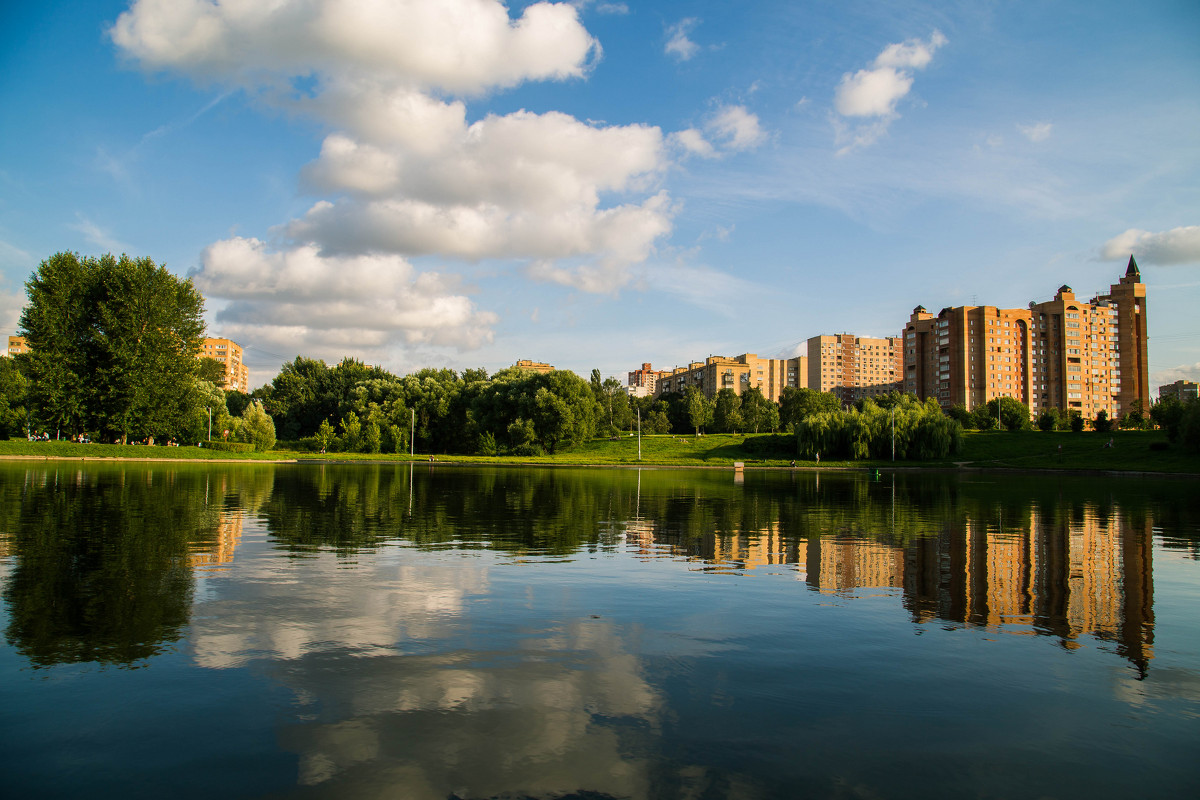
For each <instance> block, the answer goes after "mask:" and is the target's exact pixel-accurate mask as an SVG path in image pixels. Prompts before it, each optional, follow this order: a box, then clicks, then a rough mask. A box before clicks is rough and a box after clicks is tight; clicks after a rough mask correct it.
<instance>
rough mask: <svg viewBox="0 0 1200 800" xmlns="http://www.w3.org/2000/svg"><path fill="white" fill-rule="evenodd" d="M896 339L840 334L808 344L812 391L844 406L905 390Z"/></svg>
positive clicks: (898, 340)
mask: <svg viewBox="0 0 1200 800" xmlns="http://www.w3.org/2000/svg"><path fill="white" fill-rule="evenodd" d="M900 342H901V340H900V339H899V338H897V337H895V336H888V337H885V338H882V339H873V338H870V337H866V336H854V335H853V334H849V333H839V334H836V335H834V336H814V337H812V338H811V339H809V340H808V388H810V389H817V390H819V391H822V392H828V393H830V394H835V395H837V397H838V399H840V400H841V401H842V402H843V403H853V402H854V401H855V400H858V399H860V398H863V397H876V396H878V395H881V394H886V393H888V392H892V391H898V390H900V389H901V388H902V381H901V376H902V375H903V374H904V373H903V369H904V354H903V351H902V348H901V346H900Z"/></svg>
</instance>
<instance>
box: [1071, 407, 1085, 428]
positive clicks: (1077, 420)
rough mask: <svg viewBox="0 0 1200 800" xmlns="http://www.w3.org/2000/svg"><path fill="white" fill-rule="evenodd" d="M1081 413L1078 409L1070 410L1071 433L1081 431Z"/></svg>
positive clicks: (1082, 423)
mask: <svg viewBox="0 0 1200 800" xmlns="http://www.w3.org/2000/svg"><path fill="white" fill-rule="evenodd" d="M1083 425H1084V422H1083V414H1080V413H1079V412H1078V411H1072V412H1070V426H1071V433H1083Z"/></svg>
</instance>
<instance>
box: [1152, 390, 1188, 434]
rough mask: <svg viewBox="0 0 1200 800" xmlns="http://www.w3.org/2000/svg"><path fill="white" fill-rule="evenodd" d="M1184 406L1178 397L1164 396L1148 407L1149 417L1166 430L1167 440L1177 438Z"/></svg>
mask: <svg viewBox="0 0 1200 800" xmlns="http://www.w3.org/2000/svg"><path fill="white" fill-rule="evenodd" d="M1184 410H1185V406H1184V404H1183V403H1181V402H1179V398H1178V397H1174V396H1171V397H1164V398H1162V399H1161V400H1159V401H1158V402H1157V403H1155V404H1154V406H1153V407H1152V408H1151V409H1150V419H1151V420H1153V421H1154V424H1155V425H1157V426H1158V427H1159V428H1162V429H1163V430H1164V431H1166V432H1167V441H1168V442H1175V441H1177V440H1178V439H1179V425H1180V423H1181V422H1182V421H1183V412H1184Z"/></svg>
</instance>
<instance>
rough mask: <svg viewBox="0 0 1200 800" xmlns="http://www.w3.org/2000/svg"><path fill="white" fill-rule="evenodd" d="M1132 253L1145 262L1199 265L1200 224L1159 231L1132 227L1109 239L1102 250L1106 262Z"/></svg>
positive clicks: (1161, 264)
mask: <svg viewBox="0 0 1200 800" xmlns="http://www.w3.org/2000/svg"><path fill="white" fill-rule="evenodd" d="M1131 254H1132V255H1133V256H1134V257H1135V258H1136V259H1137V260H1138V261H1139V262H1140V263H1143V264H1157V265H1160V266H1169V265H1173V264H1200V225H1188V226H1186V227H1182V228H1172V229H1171V230H1169V231H1162V232H1160V233H1152V232H1150V231H1141V230H1138V229H1136V228H1130V229H1129V230H1127V231H1125V232H1124V233H1122V234H1120V235H1118V236H1114V237H1113V238H1111V239H1109V240H1108V241H1107V242H1105V243H1104V247H1103V248H1102V249H1101V257H1102V258H1103V259H1104V260H1105V261H1121V260H1124V259H1127V258H1129V256H1130V255H1131Z"/></svg>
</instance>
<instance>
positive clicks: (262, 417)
mask: <svg viewBox="0 0 1200 800" xmlns="http://www.w3.org/2000/svg"><path fill="white" fill-rule="evenodd" d="M238 432H239V438H240V439H241V440H242V441H244V442H250V443H251V444H253V445H254V448H255V449H256V450H258V451H259V452H263V453H265V452H267V451H268V450H270V449H271V448H273V447H274V446H275V421H274V420H272V419H271V417H270V416H269V415H268V414H267V412H266V411H264V410H263V407H262V403H258V402H254V403H251V404H250V405H248V406H246V410H245V411H243V412H242V424H241V425H240V426H239V429H238Z"/></svg>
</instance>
